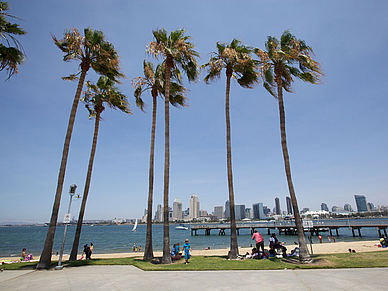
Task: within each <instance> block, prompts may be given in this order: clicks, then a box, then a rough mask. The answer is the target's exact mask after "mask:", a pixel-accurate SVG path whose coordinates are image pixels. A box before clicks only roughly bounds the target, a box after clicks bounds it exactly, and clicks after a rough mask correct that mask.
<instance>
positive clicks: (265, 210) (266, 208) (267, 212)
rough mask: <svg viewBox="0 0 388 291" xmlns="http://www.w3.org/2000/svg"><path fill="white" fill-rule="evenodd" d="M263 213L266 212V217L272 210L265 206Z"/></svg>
mask: <svg viewBox="0 0 388 291" xmlns="http://www.w3.org/2000/svg"><path fill="white" fill-rule="evenodd" d="M263 212H264V215H268V214H270V213H271V209H269V208H268V207H267V206H263Z"/></svg>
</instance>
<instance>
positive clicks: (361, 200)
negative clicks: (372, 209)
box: [354, 195, 368, 212]
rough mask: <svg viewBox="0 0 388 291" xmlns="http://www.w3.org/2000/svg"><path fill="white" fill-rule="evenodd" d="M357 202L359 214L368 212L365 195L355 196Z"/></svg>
mask: <svg viewBox="0 0 388 291" xmlns="http://www.w3.org/2000/svg"><path fill="white" fill-rule="evenodd" d="M354 199H355V200H356V205H357V212H366V211H368V205H367V204H366V197H365V196H364V195H354Z"/></svg>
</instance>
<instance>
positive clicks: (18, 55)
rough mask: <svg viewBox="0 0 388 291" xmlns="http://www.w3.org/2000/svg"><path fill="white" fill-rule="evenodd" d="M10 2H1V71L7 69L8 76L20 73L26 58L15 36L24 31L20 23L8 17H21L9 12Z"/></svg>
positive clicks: (24, 32)
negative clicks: (20, 66)
mask: <svg viewBox="0 0 388 291" xmlns="http://www.w3.org/2000/svg"><path fill="white" fill-rule="evenodd" d="M7 10H9V5H8V2H2V1H1V2H0V39H1V42H2V43H0V71H2V70H4V69H6V70H7V73H8V78H7V80H9V78H11V77H12V76H13V75H16V74H18V73H19V70H18V66H19V65H21V64H22V63H23V61H24V60H25V58H26V55H25V52H24V49H23V46H22V45H21V43H20V42H19V41H18V40H17V39H16V38H15V36H14V35H24V34H26V33H27V32H26V31H24V30H23V29H22V28H21V27H19V25H18V24H15V23H11V22H9V21H8V20H7V19H6V16H7V17H11V18H16V19H19V18H18V17H16V16H13V15H10V14H8V13H7V12H6V11H7Z"/></svg>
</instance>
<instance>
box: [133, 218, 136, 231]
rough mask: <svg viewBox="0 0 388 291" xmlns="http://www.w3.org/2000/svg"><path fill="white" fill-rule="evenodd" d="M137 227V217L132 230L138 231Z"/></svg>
mask: <svg viewBox="0 0 388 291" xmlns="http://www.w3.org/2000/svg"><path fill="white" fill-rule="evenodd" d="M136 228H137V218H136V221H135V225H134V226H133V228H132V231H133V232H135V231H136Z"/></svg>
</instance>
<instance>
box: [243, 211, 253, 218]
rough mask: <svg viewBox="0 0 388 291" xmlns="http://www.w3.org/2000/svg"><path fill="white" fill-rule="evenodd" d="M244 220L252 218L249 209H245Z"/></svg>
mask: <svg viewBox="0 0 388 291" xmlns="http://www.w3.org/2000/svg"><path fill="white" fill-rule="evenodd" d="M245 218H249V219H251V218H252V209H251V208H245Z"/></svg>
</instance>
